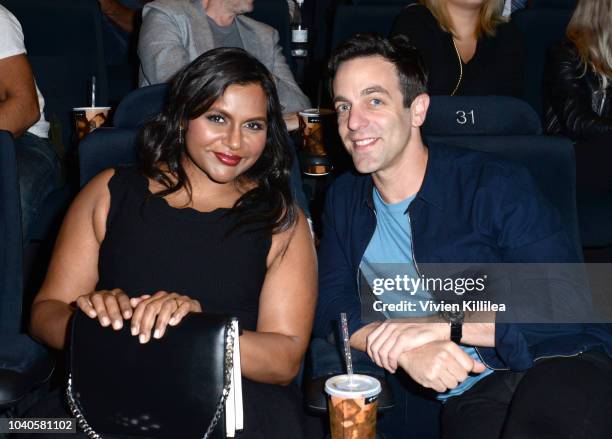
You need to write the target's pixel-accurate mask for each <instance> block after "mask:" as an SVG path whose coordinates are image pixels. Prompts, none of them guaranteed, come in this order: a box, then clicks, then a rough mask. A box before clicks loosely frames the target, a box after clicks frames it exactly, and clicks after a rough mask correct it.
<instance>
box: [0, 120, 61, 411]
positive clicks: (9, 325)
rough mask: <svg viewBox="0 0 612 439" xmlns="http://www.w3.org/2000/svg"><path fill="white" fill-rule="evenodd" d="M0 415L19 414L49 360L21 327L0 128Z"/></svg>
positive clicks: (15, 192) (8, 150)
mask: <svg viewBox="0 0 612 439" xmlns="http://www.w3.org/2000/svg"><path fill="white" fill-rule="evenodd" d="M0 169H1V170H2V172H0V242H1V243H2V245H0V415H3V416H13V415H17V416H18V415H19V414H20V413H21V412H23V411H24V410H26V409H27V407H26V406H24V403H27V402H28V396H29V395H30V394H31V392H33V391H35V390H36V389H40V388H41V387H42V386H43V384H44V383H46V382H47V381H48V380H49V378H50V376H51V373H52V372H53V367H54V362H53V360H52V358H51V356H50V355H49V352H48V351H47V349H46V348H45V347H43V346H42V345H40V344H39V343H37V342H35V341H34V340H32V338H30V336H29V335H28V334H27V333H26V332H25V330H24V326H25V324H24V316H23V265H22V258H23V250H22V238H21V213H20V205H19V184H18V180H17V162H16V158H15V145H14V143H13V138H12V137H11V134H10V133H9V132H7V131H0Z"/></svg>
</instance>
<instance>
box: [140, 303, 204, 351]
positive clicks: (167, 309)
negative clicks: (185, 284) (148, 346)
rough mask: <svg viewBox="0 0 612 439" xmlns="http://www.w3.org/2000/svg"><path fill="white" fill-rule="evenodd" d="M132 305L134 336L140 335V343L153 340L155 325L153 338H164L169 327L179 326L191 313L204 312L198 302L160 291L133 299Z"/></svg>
mask: <svg viewBox="0 0 612 439" xmlns="http://www.w3.org/2000/svg"><path fill="white" fill-rule="evenodd" d="M130 303H131V305H132V306H133V307H134V315H133V316H132V328H131V330H132V335H138V340H139V341H140V343H146V342H148V341H149V340H150V339H151V330H153V325H155V329H154V330H153V338H162V337H163V336H164V334H165V332H166V327H167V326H168V325H170V326H176V325H178V324H179V323H180V322H181V320H183V317H185V316H186V315H187V314H189V313H190V312H196V313H200V312H202V306H201V305H200V302H198V301H197V300H195V299H191V298H190V297H188V296H181V295H180V294H177V293H168V292H166V291H158V292H157V293H155V294H154V295H153V296H150V295H144V296H141V297H133V298H132V299H130Z"/></svg>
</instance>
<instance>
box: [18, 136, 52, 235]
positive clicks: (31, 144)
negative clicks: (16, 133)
mask: <svg viewBox="0 0 612 439" xmlns="http://www.w3.org/2000/svg"><path fill="white" fill-rule="evenodd" d="M15 147H16V155H17V169H18V173H19V195H20V198H21V224H22V228H23V242H24V244H25V243H26V242H27V241H28V239H29V232H30V230H31V229H32V224H33V221H34V220H35V219H36V217H37V215H38V212H39V208H40V205H41V203H42V202H43V200H44V199H45V197H46V196H47V195H49V193H51V191H53V190H54V189H55V188H57V187H58V184H59V180H60V172H61V171H60V163H59V159H58V157H57V154H56V153H55V151H54V150H53V147H52V146H51V144H50V143H49V142H48V141H47V139H42V138H40V137H37V136H35V135H33V134H30V133H25V134H24V135H23V136H21V137H19V138H17V139H16V140H15Z"/></svg>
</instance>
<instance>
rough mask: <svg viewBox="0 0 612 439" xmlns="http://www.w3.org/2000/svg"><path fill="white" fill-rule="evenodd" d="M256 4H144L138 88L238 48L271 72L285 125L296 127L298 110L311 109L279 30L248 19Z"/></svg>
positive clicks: (189, 0)
mask: <svg viewBox="0 0 612 439" xmlns="http://www.w3.org/2000/svg"><path fill="white" fill-rule="evenodd" d="M252 11H253V0H183V1H178V0H156V1H154V2H152V3H149V4H147V5H145V7H144V9H143V13H142V17H143V22H142V27H141V30H140V39H139V42H138V54H139V56H140V61H141V69H140V86H141V87H142V86H145V85H150V84H157V83H160V82H166V81H167V80H168V79H169V78H170V77H171V76H172V75H173V74H174V73H176V72H177V71H178V69H180V68H181V67H183V66H184V65H186V64H187V63H189V62H191V61H193V60H194V59H195V58H197V57H198V56H200V55H201V54H202V53H204V52H206V51H208V50H210V49H213V48H215V47H240V48H242V49H244V50H246V51H247V52H249V53H250V54H252V55H253V56H255V57H256V58H257V59H258V60H259V61H261V62H262V63H263V64H264V65H265V66H266V67H267V68H268V70H270V72H272V74H273V75H274V77H275V79H276V86H277V89H278V95H279V98H280V102H281V105H282V106H283V112H284V113H285V114H286V122H287V127H288V129H289V130H290V131H291V130H293V129H295V128H297V127H298V119H297V115H296V112H297V111H300V110H303V109H305V108H307V107H309V106H310V103H309V101H308V98H307V97H306V96H305V95H304V93H302V91H301V90H300V88H299V86H298V85H297V84H296V82H295V80H294V78H293V75H292V73H291V70H290V69H289V67H288V66H287V63H286V62H285V58H284V57H283V55H282V49H281V47H280V45H279V36H278V31H276V30H275V29H273V28H271V27H270V26H268V25H266V24H263V23H260V22H258V21H255V20H253V19H251V18H248V17H245V16H244V15H243V14H246V13H248V12H252Z"/></svg>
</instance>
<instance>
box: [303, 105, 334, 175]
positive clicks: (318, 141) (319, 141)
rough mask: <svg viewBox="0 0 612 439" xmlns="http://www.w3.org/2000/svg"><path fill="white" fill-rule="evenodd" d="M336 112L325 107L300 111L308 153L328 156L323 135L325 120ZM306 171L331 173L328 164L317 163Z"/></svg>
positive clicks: (305, 147)
mask: <svg viewBox="0 0 612 439" xmlns="http://www.w3.org/2000/svg"><path fill="white" fill-rule="evenodd" d="M332 114H334V112H333V111H332V110H328V109H325V108H310V109H308V110H304V111H300V129H301V131H302V148H303V150H304V152H306V154H308V155H310V156H318V157H323V156H327V151H326V149H325V141H324V136H323V131H324V127H323V120H322V118H324V117H329V116H331V115H332ZM309 168H312V169H307V170H306V173H307V174H313V175H322V174H327V173H329V171H330V169H329V166H328V165H322V164H316V165H312V166H309Z"/></svg>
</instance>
